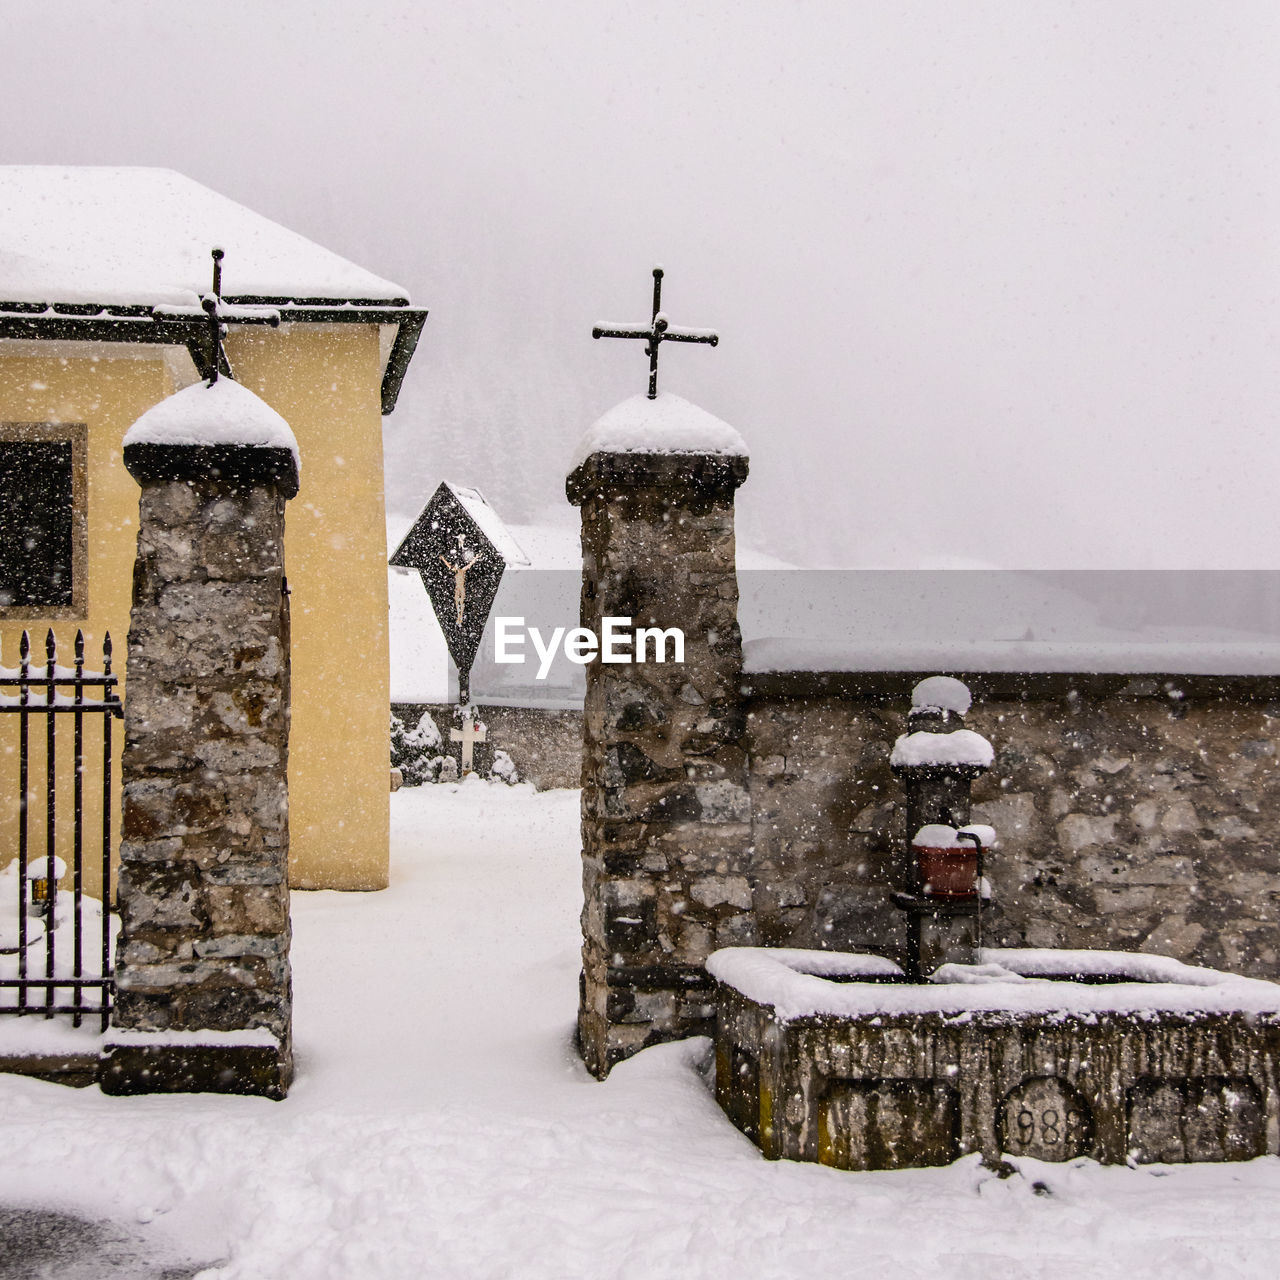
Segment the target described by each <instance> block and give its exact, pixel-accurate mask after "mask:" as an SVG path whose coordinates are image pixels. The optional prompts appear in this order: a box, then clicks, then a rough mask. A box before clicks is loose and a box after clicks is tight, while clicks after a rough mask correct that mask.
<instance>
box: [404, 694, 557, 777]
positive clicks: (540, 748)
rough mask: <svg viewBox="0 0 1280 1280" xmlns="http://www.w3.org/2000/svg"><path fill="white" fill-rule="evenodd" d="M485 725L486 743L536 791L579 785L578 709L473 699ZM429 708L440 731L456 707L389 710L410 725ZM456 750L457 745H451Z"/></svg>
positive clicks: (422, 704) (449, 723)
mask: <svg viewBox="0 0 1280 1280" xmlns="http://www.w3.org/2000/svg"><path fill="white" fill-rule="evenodd" d="M476 710H477V714H478V715H479V717H480V720H481V721H482V722H483V723H484V724H485V725H486V726H487V727H488V731H489V737H488V740H487V742H486V746H487V747H489V748H490V749H497V750H500V751H505V752H506V753H507V754H508V755H509V756H510V757H511V759H512V760H513V761H514V762H515V766H516V769H517V770H518V771H519V773H520V777H521V779H522V780H523V781H525V782H531V783H532V784H533V785H534V787H535V788H537V790H539V791H548V790H550V789H552V788H553V787H580V786H581V785H582V712H581V711H569V710H547V709H544V708H542V707H502V706H495V705H493V704H491V703H485V702H481V703H477V704H476ZM424 711H429V712H430V713H431V717H432V719H433V720H434V721H435V722H436V728H438V729H439V730H440V732H441V734H442V735H445V736H447V734H448V732H449V729H450V727H451V726H452V725H453V723H454V719H453V715H454V708H453V707H452V706H443V705H441V704H439V703H425V702H413V703H410V702H393V703H392V704H391V712H392V714H393V715H394V716H396V717H397V718H398V719H399V720H400V721H401V723H402V724H404V725H405V726H406V727H407V728H410V729H412V728H413V727H414V726H415V725H416V724H417V723H418V721H419V720H420V719H421V718H422V713H423V712H424ZM454 750H455V751H456V750H457V748H456V747H455V748H454Z"/></svg>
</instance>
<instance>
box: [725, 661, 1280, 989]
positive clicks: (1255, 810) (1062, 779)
mask: <svg viewBox="0 0 1280 1280" xmlns="http://www.w3.org/2000/svg"><path fill="white" fill-rule="evenodd" d="M922 674H923V673H922ZM919 678H920V677H919V675H917V674H910V673H893V674H841V675H811V674H801V673H783V674H778V675H767V676H752V677H749V678H748V680H747V682H746V688H747V691H748V692H747V725H748V737H747V742H748V747H749V751H750V786H751V800H752V809H753V832H752V840H753V844H754V847H755V857H754V860H753V863H752V868H751V876H752V882H753V900H754V904H755V910H756V913H757V915H758V918H759V926H760V934H761V940H762V941H763V942H765V943H767V944H770V945H779V946H781V945H788V946H804V947H821V948H831V949H841V950H846V949H847V950H872V951H878V952H883V953H887V954H890V955H894V956H898V955H900V953H901V950H902V946H903V940H904V937H905V933H904V929H905V923H904V920H903V917H902V916H901V913H899V912H898V911H897V910H895V909H894V908H893V907H892V905H890V904H889V903H888V901H887V894H888V891H889V890H890V889H891V888H899V887H904V868H903V864H902V862H901V858H902V851H903V849H904V847H905V844H906V839H907V836H908V834H909V833H908V832H907V831H906V829H905V816H904V814H903V808H902V792H901V790H900V789H899V787H898V786H897V784H896V783H895V782H894V780H893V779H892V777H891V775H890V772H889V763H888V762H889V753H890V750H891V749H892V746H893V742H894V739H895V738H896V737H897V735H898V734H899V733H901V732H902V731H903V729H904V726H905V721H906V712H907V709H908V707H909V706H910V691H911V687H912V685H913V684H914V683H915V682H916V680H918V679H919ZM960 678H961V679H963V680H964V682H965V683H966V684H967V685H969V687H970V689H971V690H972V692H973V695H974V705H973V709H972V711H971V712H970V714H969V716H968V717H967V719H966V723H967V724H968V726H969V727H970V728H972V729H975V730H977V731H978V732H979V733H981V734H983V735H984V736H985V737H987V738H989V739H990V740H991V742H992V744H993V745H994V746H995V748H996V760H995V764H994V765H993V767H992V769H991V771H990V773H989V774H987V775H986V776H985V777H984V778H982V779H981V780H979V781H978V782H976V783H975V784H974V789H973V800H974V804H973V814H972V816H973V820H974V821H977V822H988V823H990V824H991V825H992V826H994V827H995V828H996V830H997V831H998V832H999V835H1000V839H1001V846H1000V848H998V849H997V850H996V851H995V852H994V853H992V854H990V855H989V856H988V859H987V877H988V880H989V881H990V883H991V887H992V893H993V900H992V902H991V904H990V907H989V908H988V909H987V910H986V911H985V912H984V931H985V936H986V940H987V942H988V944H989V945H995V946H1054V947H1101V948H1115V949H1118V950H1128V951H1151V952H1158V953H1161V954H1164V955H1171V956H1174V957H1176V958H1178V959H1181V960H1187V961H1191V962H1193V963H1200V964H1208V965H1212V966H1215V967H1222V968H1227V969H1231V970H1233V971H1236V972H1240V973H1245V974H1250V975H1254V976H1259V977H1280V856H1278V851H1277V838H1276V836H1275V834H1274V833H1275V832H1276V831H1277V830H1280V825H1278V824H1280V770H1278V767H1277V758H1276V744H1275V734H1276V731H1277V729H1280V680H1276V679H1270V678H1230V679H1219V678H1211V677H1176V676H1147V677H1128V676H1094V675H1040V676H1032V675H1021V676H1018V675H983V674H962V675H961V676H960Z"/></svg>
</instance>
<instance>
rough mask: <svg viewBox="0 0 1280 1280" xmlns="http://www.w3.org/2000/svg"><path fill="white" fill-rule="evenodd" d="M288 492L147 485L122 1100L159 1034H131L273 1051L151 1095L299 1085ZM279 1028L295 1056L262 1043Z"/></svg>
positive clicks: (216, 482) (136, 651)
mask: <svg viewBox="0 0 1280 1280" xmlns="http://www.w3.org/2000/svg"><path fill="white" fill-rule="evenodd" d="M128 462H129V456H128V450H126V463H128ZM131 469H133V468H132V467H131ZM194 473H195V474H197V475H198V474H200V468H199V467H196V468H195V469H194ZM137 474H138V473H137V472H136V471H135V475H137ZM294 488H296V482H295V484H294ZM287 492H288V489H287V487H286V489H285V492H284V493H282V491H281V488H280V487H279V486H277V485H275V484H271V483H244V484H235V483H229V482H228V480H227V478H226V477H225V476H224V477H223V478H220V479H214V478H197V479H167V478H159V479H146V478H143V482H142V496H141V510H140V515H141V521H140V533H139V544H138V558H137V562H136V565H135V575H134V604H133V613H132V625H131V629H130V633H129V658H128V678H129V688H128V697H127V702H126V720H125V747H124V762H123V771H124V797H123V812H122V845H121V869H120V889H119V894H120V907H121V917H122V926H123V929H122V935H121V938H120V943H119V946H118V954H117V978H116V982H117V992H118V994H117V1003H116V1009H115V1012H114V1015H113V1035H114V1036H116V1038H117V1040H120V1041H121V1044H120V1045H118V1046H117V1047H116V1048H115V1049H113V1050H112V1053H111V1059H112V1060H113V1061H114V1068H112V1067H111V1066H110V1065H109V1066H108V1068H107V1069H106V1071H105V1072H104V1087H105V1086H106V1085H107V1084H108V1083H110V1084H111V1086H112V1087H113V1089H114V1091H130V1089H131V1088H132V1087H134V1086H137V1085H138V1081H137V1080H136V1079H135V1080H132V1081H131V1080H130V1079H128V1078H127V1077H128V1074H129V1072H130V1071H131V1070H132V1071H135V1072H136V1071H137V1070H139V1064H138V1062H136V1061H134V1062H131V1061H130V1054H134V1055H135V1056H136V1054H137V1053H139V1052H142V1051H141V1050H140V1049H138V1048H137V1045H136V1043H135V1042H138V1043H140V1042H141V1041H145V1040H146V1039H147V1037H146V1036H142V1037H141V1040H139V1037H138V1036H137V1035H136V1034H135V1035H134V1036H133V1039H132V1040H131V1039H130V1037H129V1035H125V1036H124V1037H121V1036H120V1034H119V1033H120V1032H121V1031H123V1032H126V1033H155V1035H154V1040H155V1043H156V1045H158V1046H164V1045H170V1046H172V1044H173V1043H175V1042H177V1041H180V1039H181V1037H182V1036H187V1037H188V1038H191V1037H192V1036H194V1038H195V1040H196V1041H200V1040H202V1039H209V1040H212V1041H213V1042H215V1043H216V1042H217V1039H218V1036H214V1037H208V1036H203V1035H202V1033H207V1032H214V1033H218V1035H219V1036H222V1037H224V1040H223V1044H224V1047H227V1048H234V1045H235V1044H236V1043H238V1042H237V1040H236V1035H237V1034H238V1035H239V1036H240V1038H241V1039H242V1040H243V1039H245V1033H249V1034H248V1040H247V1043H248V1044H249V1045H250V1046H253V1045H257V1046H258V1047H257V1048H252V1047H251V1048H248V1049H242V1050H241V1051H240V1057H239V1060H238V1061H230V1062H228V1061H226V1060H224V1059H225V1058H226V1054H225V1053H224V1054H222V1057H219V1056H218V1055H217V1054H214V1055H213V1057H212V1058H209V1055H208V1054H206V1058H207V1059H208V1060H207V1061H205V1062H204V1063H203V1066H202V1065H201V1063H200V1062H199V1061H198V1060H197V1059H199V1056H200V1055H199V1054H198V1053H197V1054H195V1055H194V1056H192V1055H191V1054H188V1055H187V1057H186V1058H185V1059H182V1060H181V1061H179V1062H178V1063H177V1065H176V1066H174V1064H172V1063H170V1064H169V1065H170V1067H173V1073H172V1074H173V1076H174V1078H172V1079H169V1080H168V1081H167V1082H164V1081H160V1082H157V1081H152V1083H151V1085H150V1087H160V1088H165V1087H168V1088H190V1087H200V1088H218V1087H225V1088H230V1089H232V1090H234V1091H238V1092H239V1091H250V1092H265V1093H268V1094H274V1095H277V1096H278V1095H280V1094H282V1093H283V1091H284V1090H285V1088H287V1085H288V1080H289V1076H290V1073H291V1048H290V1034H291V1033H290V973H289V938H290V925H289V896H288V888H287V885H286V864H287V856H288V844H289V829H288V797H287V784H286V766H287V755H288V733H289V696H288V694H289V689H288V683H289V639H288V611H287V596H286V595H285V594H284V578H283V541H282V540H283V533H284V503H285V493H287ZM263 1031H266V1032H269V1033H270V1034H271V1036H272V1037H274V1039H275V1041H276V1042H277V1045H278V1048H270V1047H268V1048H266V1049H265V1050H264V1049H263V1048H262V1047H261V1046H262V1045H263V1044H268V1046H269V1041H264V1040H263V1038H262V1036H261V1032H263ZM173 1033H178V1036H177V1037H176V1038H175V1036H174V1034H173ZM232 1033H236V1034H232ZM255 1034H256V1039H255ZM226 1037H229V1038H226ZM130 1046H132V1047H130ZM153 1056H154V1055H153ZM171 1056H172V1055H171ZM179 1057H180V1058H181V1055H179ZM161 1058H163V1053H161ZM232 1058H233V1059H234V1058H235V1053H234V1052H233V1053H232ZM157 1061H158V1060H157ZM144 1069H145V1070H146V1071H149V1072H152V1073H153V1074H157V1075H159V1076H163V1075H164V1072H165V1070H166V1068H165V1066H164V1065H163V1063H161V1065H160V1066H157V1065H156V1062H152V1063H151V1064H150V1065H149V1066H147V1067H146V1068H144ZM202 1070H203V1071H205V1072H206V1073H208V1072H212V1073H213V1076H214V1079H213V1080H212V1082H210V1081H209V1080H203V1081H202V1080H201V1071H202ZM219 1078H220V1079H221V1085H220V1084H219V1083H218V1079H219Z"/></svg>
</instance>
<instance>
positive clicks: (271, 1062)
mask: <svg viewBox="0 0 1280 1280" xmlns="http://www.w3.org/2000/svg"><path fill="white" fill-rule="evenodd" d="M292 1079H293V1058H292V1055H291V1054H289V1053H288V1052H287V1051H286V1050H285V1049H283V1048H282V1047H281V1046H280V1045H279V1044H278V1043H277V1042H276V1039H275V1037H274V1036H272V1035H271V1034H270V1033H269V1032H263V1031H249V1032H245V1033H244V1034H242V1035H238V1034H236V1033H234V1032H228V1033H224V1034H222V1035H219V1036H217V1038H216V1039H214V1038H212V1037H209V1036H207V1034H206V1036H204V1037H202V1035H201V1033H200V1032H188V1033H185V1034H184V1033H181V1032H177V1033H175V1032H164V1031H159V1032H145V1031H132V1032H122V1031H117V1032H115V1033H114V1034H113V1035H109V1036H108V1038H107V1042H106V1044H105V1045H104V1047H103V1050H102V1057H101V1058H100V1059H99V1066H98V1083H99V1085H100V1086H101V1088H102V1092H103V1093H108V1094H113V1095H116V1096H123V1095H127V1094H136V1093H237V1094H249V1095H253V1096H257V1097H263V1098H274V1099H276V1100H279V1099H281V1098H283V1097H284V1096H285V1094H286V1093H288V1091H289V1085H290V1083H291V1081H292Z"/></svg>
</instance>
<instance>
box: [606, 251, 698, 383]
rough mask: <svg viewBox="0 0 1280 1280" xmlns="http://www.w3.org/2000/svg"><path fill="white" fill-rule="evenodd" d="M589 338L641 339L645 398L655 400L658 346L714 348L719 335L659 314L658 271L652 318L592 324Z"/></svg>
mask: <svg viewBox="0 0 1280 1280" xmlns="http://www.w3.org/2000/svg"><path fill="white" fill-rule="evenodd" d="M591 336H592V337H593V338H645V339H647V341H648V344H649V345H648V346H647V347H645V349H644V353H645V355H647V356H648V357H649V399H650V400H656V399H657V398H658V347H659V346H660V345H661V344H662V343H663V342H705V343H706V344H707V345H708V346H711V347H714V346H715V345H716V344H717V343H719V341H720V335H719V334H717V333H713V332H712V331H711V330H710V329H687V328H684V327H678V328H676V327H673V326H672V325H671V323H670V321H668V319H667V317H666V316H665V315H663V313H662V268H661V267H654V269H653V319H652V320H650V321H649V323H648V324H647V325H641V324H611V325H599V324H598V325H596V326H595V328H593V329H592V330H591Z"/></svg>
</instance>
